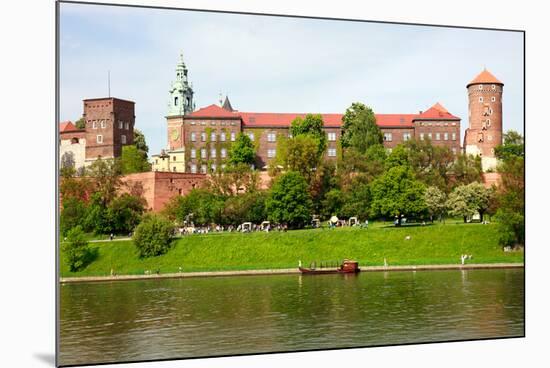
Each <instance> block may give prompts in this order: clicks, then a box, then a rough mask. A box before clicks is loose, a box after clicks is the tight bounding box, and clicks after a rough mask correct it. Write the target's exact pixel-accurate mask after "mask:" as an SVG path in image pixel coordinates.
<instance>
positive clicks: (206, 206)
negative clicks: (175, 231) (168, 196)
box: [165, 189, 224, 225]
mask: <svg viewBox="0 0 550 368" xmlns="http://www.w3.org/2000/svg"><path fill="white" fill-rule="evenodd" d="M223 206H224V201H223V199H222V198H221V197H220V196H218V195H216V194H214V193H212V192H210V191H209V190H207V189H193V190H191V192H189V193H188V194H187V195H185V196H175V197H173V198H172V200H171V201H170V203H169V204H168V205H167V206H166V208H165V215H166V216H167V217H168V218H169V219H173V220H177V221H179V222H183V221H187V219H189V221H192V222H193V223H194V224H195V225H209V224H212V223H216V224H219V223H221V217H222V213H223ZM191 214H192V216H191Z"/></svg>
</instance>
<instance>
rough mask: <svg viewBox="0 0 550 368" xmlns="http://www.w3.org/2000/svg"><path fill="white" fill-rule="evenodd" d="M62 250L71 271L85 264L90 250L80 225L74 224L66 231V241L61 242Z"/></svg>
mask: <svg viewBox="0 0 550 368" xmlns="http://www.w3.org/2000/svg"><path fill="white" fill-rule="evenodd" d="M63 251H64V253H65V260H66V262H67V265H68V266H69V270H70V271H71V272H76V271H79V270H81V269H82V268H83V267H85V266H86V264H87V263H88V261H89V259H90V256H91V252H90V248H89V247H88V242H87V241H86V238H85V235H84V232H83V231H82V228H81V227H80V226H76V227H74V228H72V229H70V230H69V231H68V232H67V241H66V243H64V244H63Z"/></svg>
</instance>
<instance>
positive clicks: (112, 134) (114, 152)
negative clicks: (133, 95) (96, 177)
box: [82, 97, 136, 163]
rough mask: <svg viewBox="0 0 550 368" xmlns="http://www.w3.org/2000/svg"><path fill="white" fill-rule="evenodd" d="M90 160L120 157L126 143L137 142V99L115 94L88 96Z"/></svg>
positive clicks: (87, 123) (85, 106) (86, 103)
mask: <svg viewBox="0 0 550 368" xmlns="http://www.w3.org/2000/svg"><path fill="white" fill-rule="evenodd" d="M83 102H84V113H83V114H82V115H83V117H84V119H85V120H86V162H87V163H90V162H92V161H94V160H96V159H97V158H98V157H101V158H114V157H120V155H121V154H122V146H123V145H126V144H133V143H134V123H135V118H136V117H135V113H134V102H132V101H126V100H121V99H118V98H114V97H107V98H92V99H87V100H84V101H83Z"/></svg>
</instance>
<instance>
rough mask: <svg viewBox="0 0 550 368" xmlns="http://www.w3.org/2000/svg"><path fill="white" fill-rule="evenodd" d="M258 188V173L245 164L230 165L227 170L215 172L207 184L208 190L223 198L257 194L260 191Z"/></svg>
mask: <svg viewBox="0 0 550 368" xmlns="http://www.w3.org/2000/svg"><path fill="white" fill-rule="evenodd" d="M258 186H259V176H258V172H257V171H255V170H252V168H251V167H250V165H248V164H244V163H240V164H230V165H229V166H227V167H226V168H225V170H217V171H216V172H213V173H212V174H210V176H209V180H208V182H207V188H208V189H209V190H210V191H212V192H213V193H215V194H218V195H221V196H232V195H237V194H239V193H247V192H255V191H256V190H258Z"/></svg>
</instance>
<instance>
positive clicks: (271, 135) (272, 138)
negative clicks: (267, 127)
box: [267, 133, 276, 142]
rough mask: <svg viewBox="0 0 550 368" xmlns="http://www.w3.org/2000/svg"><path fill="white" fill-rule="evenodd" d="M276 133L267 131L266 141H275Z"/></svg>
mask: <svg viewBox="0 0 550 368" xmlns="http://www.w3.org/2000/svg"><path fill="white" fill-rule="evenodd" d="M275 139H276V135H275V133H267V141H268V142H275Z"/></svg>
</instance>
